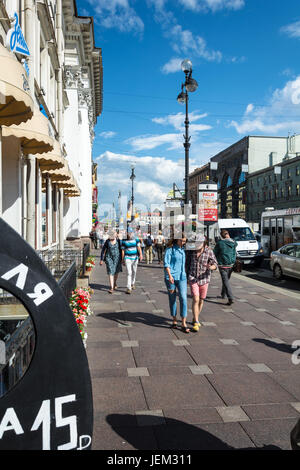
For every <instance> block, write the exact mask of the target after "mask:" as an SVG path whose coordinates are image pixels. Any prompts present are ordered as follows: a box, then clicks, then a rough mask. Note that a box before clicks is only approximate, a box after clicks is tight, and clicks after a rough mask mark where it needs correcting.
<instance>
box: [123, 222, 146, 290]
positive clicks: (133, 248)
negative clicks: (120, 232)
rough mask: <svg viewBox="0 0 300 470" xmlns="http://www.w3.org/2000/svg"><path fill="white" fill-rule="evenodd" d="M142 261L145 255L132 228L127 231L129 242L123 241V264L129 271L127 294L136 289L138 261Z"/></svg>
mask: <svg viewBox="0 0 300 470" xmlns="http://www.w3.org/2000/svg"><path fill="white" fill-rule="evenodd" d="M139 259H140V261H142V259H143V255H142V250H141V246H140V240H139V239H138V238H135V236H134V231H133V229H132V228H131V227H129V228H128V230H127V240H122V262H123V264H125V265H126V269H127V291H126V293H127V294H131V290H132V289H135V280H136V271H137V266H138V261H139Z"/></svg>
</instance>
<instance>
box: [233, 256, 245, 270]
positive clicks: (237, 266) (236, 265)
mask: <svg viewBox="0 0 300 470" xmlns="http://www.w3.org/2000/svg"><path fill="white" fill-rule="evenodd" d="M242 268H243V263H242V262H241V261H240V260H239V259H236V260H235V263H234V265H233V268H232V270H233V271H234V272H235V273H241V272H242Z"/></svg>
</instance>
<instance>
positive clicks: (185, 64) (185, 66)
mask: <svg viewBox="0 0 300 470" xmlns="http://www.w3.org/2000/svg"><path fill="white" fill-rule="evenodd" d="M192 66H193V64H192V62H191V61H190V60H189V59H185V60H183V61H182V62H181V70H182V71H183V72H184V73H189V72H191V71H192Z"/></svg>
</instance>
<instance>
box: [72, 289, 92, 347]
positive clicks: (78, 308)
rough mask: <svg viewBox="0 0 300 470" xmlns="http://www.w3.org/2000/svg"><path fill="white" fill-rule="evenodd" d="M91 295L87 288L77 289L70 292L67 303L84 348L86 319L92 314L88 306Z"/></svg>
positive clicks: (90, 290)
mask: <svg viewBox="0 0 300 470" xmlns="http://www.w3.org/2000/svg"><path fill="white" fill-rule="evenodd" d="M92 294H93V290H92V289H90V288H89V287H77V288H76V289H75V290H74V291H72V296H71V297H70V302H69V303H70V307H71V310H72V312H73V314H74V316H75V320H76V323H77V325H78V328H79V332H80V335H81V338H82V341H83V344H84V346H85V347H86V341H87V336H88V335H87V332H86V324H87V317H88V316H89V315H92V314H93V312H92V310H91V306H90V299H91V295H92Z"/></svg>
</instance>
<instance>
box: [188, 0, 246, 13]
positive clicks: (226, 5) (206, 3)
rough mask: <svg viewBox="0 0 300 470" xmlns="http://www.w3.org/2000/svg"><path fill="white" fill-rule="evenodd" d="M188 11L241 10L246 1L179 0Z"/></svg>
mask: <svg viewBox="0 0 300 470" xmlns="http://www.w3.org/2000/svg"><path fill="white" fill-rule="evenodd" d="M179 1H180V3H181V4H182V5H183V6H184V7H185V8H187V9H189V10H193V11H209V10H211V11H213V12H215V11H219V10H240V9H241V8H243V7H244V6H245V1H244V0H179Z"/></svg>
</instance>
